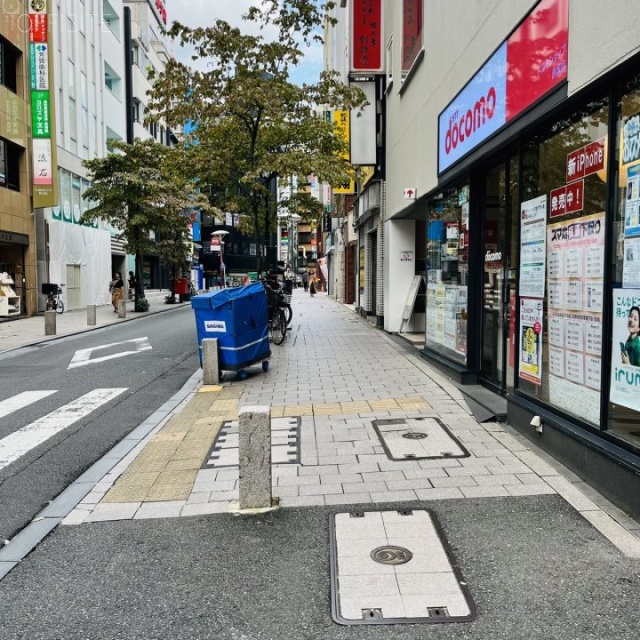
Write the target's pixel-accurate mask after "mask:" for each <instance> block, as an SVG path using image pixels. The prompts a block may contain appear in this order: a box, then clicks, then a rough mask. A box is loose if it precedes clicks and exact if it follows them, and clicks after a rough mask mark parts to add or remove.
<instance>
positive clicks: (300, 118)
mask: <svg viewBox="0 0 640 640" xmlns="http://www.w3.org/2000/svg"><path fill="white" fill-rule="evenodd" d="M332 4H333V3H327V6H328V5H332ZM324 8H325V6H324V5H323V7H321V8H318V7H317V6H316V2H315V1H314V0H286V1H284V0H265V1H264V2H262V4H261V5H260V6H259V7H252V8H251V9H249V11H248V13H247V14H246V15H245V16H244V19H245V21H246V22H247V23H256V24H258V25H260V27H261V28H263V29H267V28H268V29H270V30H271V33H274V32H275V34H276V37H275V38H274V39H266V38H265V37H264V36H263V35H262V34H260V35H250V34H248V33H245V32H243V31H241V30H240V29H238V28H235V27H232V26H231V25H229V24H228V23H227V22H225V21H223V20H217V21H216V22H215V23H214V24H213V25H212V26H209V27H198V28H195V29H193V28H189V27H186V26H184V25H181V24H179V23H177V22H174V23H173V24H172V26H171V28H170V29H169V30H168V34H169V35H170V36H171V37H172V38H175V39H176V40H177V41H179V43H180V44H182V45H187V46H191V47H193V49H194V51H195V53H194V56H193V59H194V60H201V61H206V63H207V66H206V69H207V70H206V71H200V70H198V69H196V68H192V67H190V66H187V65H185V64H182V63H181V62H179V61H177V60H175V59H172V60H170V61H169V62H168V63H167V66H166V69H165V70H164V71H163V72H162V73H161V74H160V75H159V76H158V78H157V79H156V80H155V83H154V88H153V91H152V94H151V99H150V101H149V104H148V107H149V109H150V110H151V111H152V112H153V113H154V114H155V116H154V117H157V118H162V119H163V120H164V121H165V122H166V123H167V124H168V125H169V126H170V127H172V128H174V129H178V128H181V127H182V126H183V125H184V124H185V123H192V124H193V128H192V133H191V134H189V135H187V136H185V139H184V148H185V150H186V151H187V152H188V153H189V162H188V164H187V165H185V169H186V170H188V172H189V174H190V175H192V176H193V177H197V178H198V180H200V181H201V182H202V183H203V184H204V185H207V191H208V193H209V194H210V199H211V201H212V203H213V204H214V205H215V206H217V207H218V208H220V209H221V210H224V211H231V212H239V213H243V214H246V217H245V218H244V221H245V229H244V231H245V232H250V233H253V235H254V238H255V240H256V243H257V244H258V245H260V244H262V242H263V239H264V238H265V237H268V233H269V232H270V231H271V230H272V229H273V228H274V227H275V221H276V217H275V209H274V203H273V200H272V198H271V197H270V191H269V185H270V184H272V181H273V180H275V179H277V178H278V177H282V178H289V177H290V176H292V175H297V176H308V175H310V174H312V173H313V174H315V175H316V176H317V177H318V178H319V179H320V180H321V181H322V182H327V183H329V184H341V183H344V182H345V181H347V180H348V179H349V177H350V172H351V167H350V165H349V163H348V162H347V161H346V160H345V159H344V156H345V155H347V154H346V152H347V149H346V145H345V142H344V141H343V140H341V139H340V137H338V136H337V135H336V133H335V130H334V126H333V123H332V122H328V121H325V120H324V119H323V118H322V117H319V114H318V107H319V106H321V107H323V108H326V109H352V108H358V107H359V106H361V105H363V104H364V103H365V98H364V95H363V94H362V92H361V91H360V90H359V89H357V88H350V87H346V86H344V84H343V83H342V82H340V81H339V80H338V78H337V75H336V74H334V73H329V72H323V73H322V74H321V75H320V78H319V79H318V81H317V82H313V83H311V82H310V83H308V84H307V83H304V84H303V85H302V86H298V85H296V84H293V83H292V82H291V81H290V73H291V71H292V70H293V68H294V67H296V66H298V65H299V64H300V62H301V61H302V59H303V55H304V48H305V47H306V46H307V45H309V44H310V43H311V42H312V41H314V40H321V28H322V27H323V25H324V12H323V10H324ZM297 212H298V213H299V214H300V215H302V216H303V217H305V213H307V214H308V215H307V217H308V218H311V217H317V215H318V203H317V202H316V203H314V202H311V201H308V202H307V203H306V206H305V207H304V208H303V207H297Z"/></svg>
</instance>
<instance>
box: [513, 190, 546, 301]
mask: <svg viewBox="0 0 640 640" xmlns="http://www.w3.org/2000/svg"><path fill="white" fill-rule="evenodd" d="M520 212H521V213H520V217H521V227H520V229H521V230H520V295H521V296H524V297H527V298H543V297H544V283H545V263H546V255H547V251H546V237H547V236H546V223H547V196H540V197H539V198H534V199H533V200H527V201H526V202H523V203H522V205H521V206H520Z"/></svg>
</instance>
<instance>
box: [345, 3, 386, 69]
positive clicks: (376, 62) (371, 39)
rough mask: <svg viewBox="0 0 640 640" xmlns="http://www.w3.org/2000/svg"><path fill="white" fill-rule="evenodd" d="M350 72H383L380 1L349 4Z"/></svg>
mask: <svg viewBox="0 0 640 640" xmlns="http://www.w3.org/2000/svg"><path fill="white" fill-rule="evenodd" d="M350 4H351V7H352V11H351V24H352V25H353V26H352V31H351V71H356V72H357V71H368V72H371V71H383V60H382V0H353V1H352V2H351V3H350Z"/></svg>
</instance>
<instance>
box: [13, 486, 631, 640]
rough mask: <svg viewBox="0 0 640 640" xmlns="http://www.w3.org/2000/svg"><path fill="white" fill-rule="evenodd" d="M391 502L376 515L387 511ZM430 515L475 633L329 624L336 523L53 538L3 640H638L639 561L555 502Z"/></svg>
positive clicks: (88, 532)
mask: <svg viewBox="0 0 640 640" xmlns="http://www.w3.org/2000/svg"><path fill="white" fill-rule="evenodd" d="M381 506H382V505H381ZM409 506H413V507H414V508H420V509H424V508H431V509H433V510H434V512H435V514H436V516H437V517H438V519H439V521H440V524H441V527H442V529H443V532H444V535H445V536H446V538H447V540H448V542H449V543H450V545H451V547H452V551H453V554H454V557H455V559H456V561H457V563H458V564H459V567H460V570H461V572H462V575H463V577H464V579H465V580H466V582H467V584H468V586H469V590H470V593H471V596H472V598H473V599H474V602H475V605H476V607H477V611H478V617H477V619H476V620H475V621H474V622H468V623H457V624H452V623H443V624H422V625H413V624H404V625H366V626H351V627H349V626H341V625H338V624H336V623H335V622H334V621H333V620H332V618H331V606H330V602H331V598H330V594H331V581H330V571H329V513H330V512H331V511H338V512H340V511H351V510H358V509H359V508H366V509H371V505H364V506H360V507H359V506H358V505H354V506H353V507H334V508H333V509H330V508H324V507H323V508H320V507H318V508H300V509H284V510H281V511H278V512H275V513H271V514H268V515H266V516H260V517H251V516H234V515H231V514H219V515H212V516H206V517H193V518H174V519H160V520H131V521H119V522H102V523H93V524H83V525H79V526H61V527H58V528H57V529H56V530H55V531H54V532H53V533H52V534H51V535H50V536H49V537H48V538H46V539H45V540H44V541H43V542H42V543H41V544H40V545H38V547H37V549H36V550H35V551H34V552H33V553H31V554H30V555H29V556H28V557H27V558H26V559H25V560H24V561H23V562H22V563H20V565H19V566H18V567H16V568H15V569H14V570H13V571H12V572H11V573H10V574H9V575H8V576H6V578H5V579H4V580H3V581H2V582H0V602H2V603H3V606H2V613H1V617H0V637H1V638H2V640H18V639H19V640H26V639H27V638H28V639H29V640H81V639H82V640H85V639H88V638H90V639H91V640H114V639H116V638H117V639H118V640H124V639H127V640H129V639H130V640H134V639H135V640H139V639H141V638H144V639H145V640H167V639H169V638H170V639H171V640H199V639H205V638H206V639H211V640H213V639H216V640H217V639H220V640H289V639H291V640H347V639H350V640H383V639H390V638H393V640H403V639H406V640H420V639H422V638H430V639H451V640H454V639H455V640H459V639H465V640H604V639H609V638H615V639H616V640H636V639H637V637H638V628H640V609H639V608H638V605H637V596H638V592H639V591H638V589H639V587H640V564H639V563H638V562H637V561H632V560H629V559H628V558H625V557H623V556H622V555H621V554H620V552H619V551H618V550H617V549H616V548H615V547H614V546H613V545H611V544H610V543H609V542H608V541H607V540H606V539H605V538H603V537H602V536H601V535H600V534H599V533H598V532H597V531H596V530H595V529H594V528H593V527H592V526H591V525H589V524H588V523H587V522H586V521H585V520H584V519H583V518H582V517H581V516H580V515H579V514H578V513H576V511H575V510H574V509H572V508H571V507H570V506H569V505H568V504H567V503H566V502H565V501H564V500H562V499H561V498H560V497H558V496H538V497H526V498H490V499H468V500H443V501H438V502H432V503H428V502H422V503H415V504H413V505H411V504H409V503H404V504H396V505H394V504H391V503H389V504H385V505H384V506H383V508H384V509H393V508H402V509H406V508H408V507H409Z"/></svg>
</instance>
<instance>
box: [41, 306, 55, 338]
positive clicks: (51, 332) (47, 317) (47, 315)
mask: <svg viewBox="0 0 640 640" xmlns="http://www.w3.org/2000/svg"><path fill="white" fill-rule="evenodd" d="M44 335H45V336H55V335H56V312H55V311H45V312H44Z"/></svg>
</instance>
